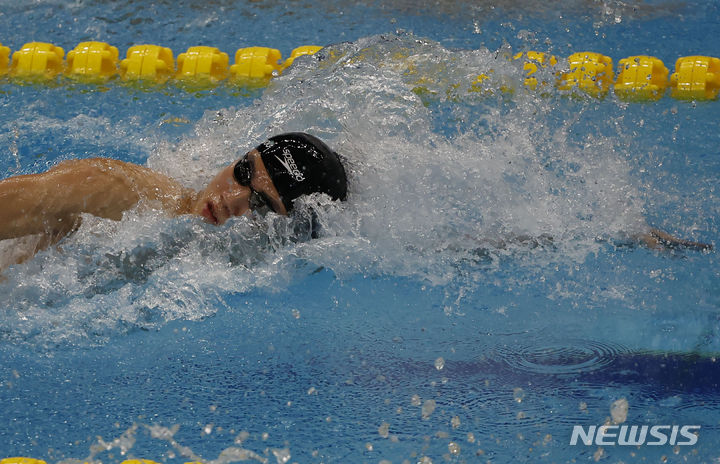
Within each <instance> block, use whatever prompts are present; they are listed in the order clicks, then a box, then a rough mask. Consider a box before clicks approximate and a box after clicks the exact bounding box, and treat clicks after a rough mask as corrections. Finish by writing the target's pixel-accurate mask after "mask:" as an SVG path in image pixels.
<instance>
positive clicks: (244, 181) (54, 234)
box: [0, 132, 347, 263]
mask: <svg viewBox="0 0 720 464" xmlns="http://www.w3.org/2000/svg"><path fill="white" fill-rule="evenodd" d="M316 192H317V193H325V194H327V195H329V196H330V197H331V198H332V199H333V200H340V201H344V200H345V199H346V197H347V176H346V174H345V169H344V167H343V164H342V162H341V160H340V158H339V157H338V155H337V153H335V152H334V151H332V150H331V149H330V148H329V147H328V146H327V145H326V144H325V143H324V142H322V141H321V140H320V139H318V138H316V137H314V136H312V135H309V134H306V133H302V132H292V133H286V134H281V135H277V136H274V137H271V138H270V139H269V140H268V141H266V142H264V143H262V144H261V145H259V146H258V147H256V148H255V149H253V150H250V151H249V152H248V153H247V154H245V155H244V156H243V157H241V158H240V159H239V160H237V161H235V162H233V163H232V164H230V165H229V166H227V167H225V168H224V169H223V170H222V171H220V172H219V173H218V174H217V175H216V176H215V177H214V178H213V179H212V180H211V181H210V183H209V184H208V185H207V187H205V189H203V190H201V191H199V192H197V191H194V190H192V189H188V188H185V187H183V186H182V185H180V183H179V182H177V181H176V180H174V179H171V178H170V177H167V176H165V175H163V174H160V173H158V172H155V171H153V170H151V169H149V168H146V167H143V166H139V165H137V164H132V163H127V162H123V161H118V160H113V159H107V158H93V159H82V160H70V161H63V162H61V163H59V164H58V165H56V166H54V167H52V168H51V169H50V170H48V171H46V172H43V173H40V174H29V175H20V176H15V177H10V178H7V179H4V180H2V181H0V204H1V205H2V207H1V208H0V240H5V239H12V238H20V237H26V236H30V235H35V236H39V237H40V238H39V241H38V242H37V244H36V245H35V246H34V249H33V251H32V252H31V253H29V254H25V255H24V256H19V257H15V258H14V261H15V262H16V263H19V262H22V261H24V260H25V259H27V258H29V257H31V256H32V255H33V254H34V253H36V252H37V251H40V250H42V249H44V248H46V247H48V246H50V245H53V244H55V243H57V242H58V241H59V240H60V239H62V238H63V237H65V236H66V235H68V234H70V233H72V232H73V231H75V230H76V229H77V228H78V227H79V225H80V218H81V214H83V213H85V214H91V215H94V216H98V217H101V218H107V219H113V220H120V219H122V215H123V212H125V211H127V210H130V209H132V208H134V207H136V206H140V207H143V208H150V209H158V210H163V211H165V212H167V213H168V214H170V215H172V216H178V215H184V214H192V215H196V216H200V217H202V219H203V220H204V221H205V222H208V223H210V224H215V225H221V224H224V223H225V222H226V221H227V220H228V219H230V218H231V217H233V216H242V215H244V214H246V213H248V212H250V211H253V210H259V211H264V210H265V211H266V210H271V211H274V212H275V213H277V214H280V215H287V214H288V213H289V212H290V211H291V210H292V208H293V201H294V200H295V199H297V198H298V197H300V196H303V195H309V194H311V193H316Z"/></svg>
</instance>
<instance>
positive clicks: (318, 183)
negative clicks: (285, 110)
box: [193, 132, 347, 224]
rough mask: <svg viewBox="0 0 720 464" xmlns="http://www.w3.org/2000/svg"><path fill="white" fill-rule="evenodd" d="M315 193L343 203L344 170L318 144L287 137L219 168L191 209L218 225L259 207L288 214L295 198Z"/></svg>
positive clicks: (298, 134)
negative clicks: (218, 171)
mask: <svg viewBox="0 0 720 464" xmlns="http://www.w3.org/2000/svg"><path fill="white" fill-rule="evenodd" d="M316 192H317V193H325V194H327V195H329V196H330V197H331V198H332V199H333V200H345V199H346V197H347V177H346V175H345V169H344V168H343V165H342V162H341V161H340V158H339V157H338V155H337V153H335V152H334V151H332V150H331V149H330V148H329V147H328V146H327V145H326V144H325V143H323V142H322V141H321V140H320V139H318V138H316V137H313V136H312V135H309V134H305V133H302V132H292V133H287V134H281V135H277V136H275V137H271V138H270V139H269V140H268V141H266V142H265V143H263V144H261V145H259V146H258V147H257V148H255V149H253V150H250V151H249V152H248V153H247V154H246V155H245V156H243V157H242V158H240V159H239V160H238V161H236V162H234V163H233V164H231V165H229V166H227V167H226V168H225V169H223V170H222V171H221V172H220V173H219V174H218V175H217V176H215V178H214V179H213V180H212V181H210V183H209V184H208V186H207V187H206V188H205V190H203V191H202V192H200V193H199V194H198V197H197V200H196V202H195V205H194V207H193V210H194V212H195V213H196V214H198V215H201V216H203V217H204V218H205V220H206V221H207V222H210V223H212V224H223V223H224V222H225V221H227V220H228V219H229V218H230V217H232V216H241V215H243V214H245V213H247V212H248V211H250V210H254V209H259V208H261V207H263V206H267V207H268V208H269V209H271V210H273V211H275V212H276V213H278V214H288V212H289V211H290V210H292V208H293V201H294V200H295V199H297V198H298V197H300V196H302V195H309V194H312V193H316Z"/></svg>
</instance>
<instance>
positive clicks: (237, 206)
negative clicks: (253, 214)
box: [222, 185, 251, 216]
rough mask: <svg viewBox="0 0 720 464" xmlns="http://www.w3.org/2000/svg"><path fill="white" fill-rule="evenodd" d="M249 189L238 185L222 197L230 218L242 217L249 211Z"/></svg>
mask: <svg viewBox="0 0 720 464" xmlns="http://www.w3.org/2000/svg"><path fill="white" fill-rule="evenodd" d="M250 193H251V191H250V188H249V187H245V186H242V185H238V186H236V187H235V188H233V189H231V190H229V191H226V192H224V194H223V195H222V198H223V202H224V203H225V207H226V208H227V210H228V213H229V215H230V216H242V215H243V214H245V213H247V212H248V210H249V209H250Z"/></svg>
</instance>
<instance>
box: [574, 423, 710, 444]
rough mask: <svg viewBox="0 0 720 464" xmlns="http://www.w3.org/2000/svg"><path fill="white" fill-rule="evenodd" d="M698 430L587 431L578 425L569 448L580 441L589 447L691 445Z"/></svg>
mask: <svg viewBox="0 0 720 464" xmlns="http://www.w3.org/2000/svg"><path fill="white" fill-rule="evenodd" d="M697 430H700V426H699V425H683V426H679V425H653V426H648V425H642V426H639V425H601V426H599V427H598V426H596V425H591V426H589V427H587V429H586V428H585V427H583V426H582V425H575V426H573V431H572V437H571V438H570V445H577V443H578V439H580V441H581V442H582V443H583V444H584V445H586V446H590V445H593V444H595V445H597V446H614V445H618V446H640V445H648V446H662V445H671V446H675V445H678V446H692V445H694V444H696V443H697V440H698V436H697V435H696V434H695V433H694V431H697Z"/></svg>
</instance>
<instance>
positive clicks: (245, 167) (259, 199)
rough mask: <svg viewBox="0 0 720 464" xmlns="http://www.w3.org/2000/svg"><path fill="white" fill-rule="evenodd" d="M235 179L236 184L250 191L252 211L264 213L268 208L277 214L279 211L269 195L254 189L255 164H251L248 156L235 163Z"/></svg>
mask: <svg viewBox="0 0 720 464" xmlns="http://www.w3.org/2000/svg"><path fill="white" fill-rule="evenodd" d="M233 177H234V178H235V182H237V183H238V184H240V185H242V186H243V187H248V188H249V189H250V209H251V210H253V211H259V212H260V213H262V212H263V211H262V210H263V208H267V209H269V210H271V211H272V212H274V213H277V210H276V209H275V207H273V202H272V201H271V200H270V199H269V198H268V197H267V195H266V194H265V193H264V192H258V191H257V190H255V189H254V188H252V178H253V164H252V163H251V162H250V160H249V159H248V156H247V155H245V156H243V157H242V158H241V159H240V160H239V161H238V162H237V163H235V168H234V169H233ZM278 214H279V213H278Z"/></svg>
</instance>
